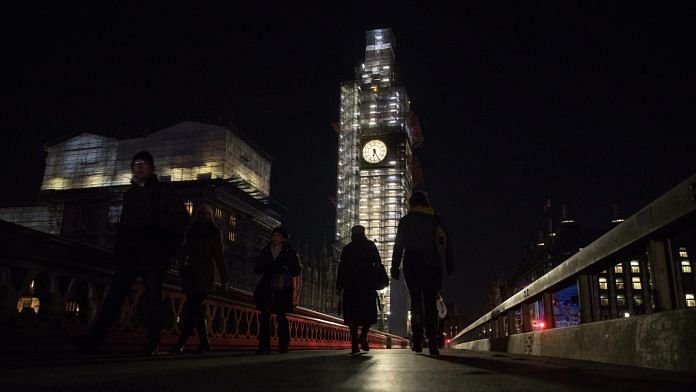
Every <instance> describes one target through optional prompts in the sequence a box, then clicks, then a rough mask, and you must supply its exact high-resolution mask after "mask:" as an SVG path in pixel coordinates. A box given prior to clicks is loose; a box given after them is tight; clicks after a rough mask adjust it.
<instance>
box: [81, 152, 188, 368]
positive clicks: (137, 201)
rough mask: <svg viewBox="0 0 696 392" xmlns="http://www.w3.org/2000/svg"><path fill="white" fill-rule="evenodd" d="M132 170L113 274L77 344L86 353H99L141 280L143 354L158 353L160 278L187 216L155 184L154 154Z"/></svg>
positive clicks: (141, 155) (143, 155) (140, 158)
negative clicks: (144, 305)
mask: <svg viewBox="0 0 696 392" xmlns="http://www.w3.org/2000/svg"><path fill="white" fill-rule="evenodd" d="M130 167H131V172H132V174H133V178H132V180H131V183H132V186H131V188H130V189H128V191H126V192H125V194H124V196H123V210H122V212H121V219H120V222H119V225H118V234H117V239H116V246H115V251H114V262H115V274H114V278H113V281H112V283H111V286H110V287H109V288H108V290H107V293H106V297H105V298H104V302H103V304H102V309H101V313H100V314H99V317H98V319H97V321H96V323H95V324H94V325H93V326H92V328H91V329H90V331H89V333H87V334H86V335H85V336H82V337H79V338H78V339H76V341H75V345H76V346H77V348H78V349H81V350H84V351H90V352H93V351H99V350H100V348H101V345H102V344H103V342H104V341H105V339H106V336H107V334H108V332H109V329H110V327H111V325H112V324H113V323H114V322H115V321H116V320H117V319H118V317H119V316H120V314H121V306H122V305H123V302H124V301H125V299H126V297H127V296H128V294H129V293H130V292H131V287H132V286H133V283H134V282H135V280H136V278H138V277H141V278H142V279H143V283H144V286H145V295H144V300H145V301H147V310H148V318H149V321H150V322H149V331H148V333H147V340H146V342H145V345H144V347H143V354H145V355H154V354H156V353H157V349H158V345H159V341H160V333H161V331H162V276H163V274H164V271H165V270H167V269H168V268H169V266H170V259H172V258H173V256H174V255H175V254H176V252H177V251H178V250H179V249H180V248H181V245H182V243H183V239H184V231H185V229H186V224H187V222H188V219H189V216H188V213H187V212H186V208H185V206H184V202H183V200H181V199H180V198H179V197H177V196H176V195H175V194H174V193H173V192H172V191H171V190H169V189H168V188H165V187H164V186H163V185H162V184H161V183H160V182H159V181H158V180H157V175H156V174H155V173H154V169H155V163H154V159H153V157H152V154H150V153H149V152H147V151H140V152H138V153H137V154H135V155H134V156H133V159H132V160H131V166H130Z"/></svg>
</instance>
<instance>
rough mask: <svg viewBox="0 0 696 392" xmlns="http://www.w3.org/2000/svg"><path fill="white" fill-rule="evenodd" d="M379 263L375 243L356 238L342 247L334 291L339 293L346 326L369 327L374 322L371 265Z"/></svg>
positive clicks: (375, 298) (380, 262) (374, 302)
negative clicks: (341, 291)
mask: <svg viewBox="0 0 696 392" xmlns="http://www.w3.org/2000/svg"><path fill="white" fill-rule="evenodd" d="M377 264H382V259H381V258H380V257H379V252H378V251H377V247H376V246H375V243H374V242H372V241H370V240H368V239H367V238H365V237H362V238H356V239H354V240H353V241H351V243H350V244H348V245H346V246H345V247H343V250H342V251H341V260H340V262H339V264H338V274H337V276H336V289H337V290H343V297H342V299H341V303H342V308H343V321H344V323H345V324H347V325H351V324H353V325H371V324H374V323H376V322H377V291H375V266H376V265H377Z"/></svg>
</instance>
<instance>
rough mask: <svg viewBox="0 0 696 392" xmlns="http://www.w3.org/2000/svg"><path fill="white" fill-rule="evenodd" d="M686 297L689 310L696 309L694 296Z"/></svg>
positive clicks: (687, 295)
mask: <svg viewBox="0 0 696 392" xmlns="http://www.w3.org/2000/svg"><path fill="white" fill-rule="evenodd" d="M685 297H686V306H687V307H688V308H693V307H696V299H694V295H693V294H686V295H685Z"/></svg>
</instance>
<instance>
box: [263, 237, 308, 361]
mask: <svg viewBox="0 0 696 392" xmlns="http://www.w3.org/2000/svg"><path fill="white" fill-rule="evenodd" d="M287 239H288V233H287V231H286V230H285V229H284V228H283V227H276V228H275V229H273V234H272V237H271V242H270V243H269V244H268V245H266V246H265V247H264V248H263V249H261V252H260V254H259V256H258V258H257V260H256V264H255V265H254V273H256V274H262V275H263V276H262V277H261V281H260V282H259V284H258V286H257V287H256V290H254V301H255V302H256V307H257V308H258V309H259V310H260V315H259V324H260V325H259V348H258V350H256V353H257V354H268V353H270V351H271V329H270V328H271V314H275V315H276V321H277V324H278V327H277V329H276V330H277V333H278V351H279V352H280V353H281V354H284V353H287V352H288V346H289V345H290V326H289V325H288V319H287V317H286V315H285V314H286V313H287V312H291V311H292V309H293V289H294V288H293V277H295V276H299V275H300V272H301V270H302V266H301V265H300V259H299V256H298V255H297V252H295V251H294V250H293V249H292V247H291V246H290V243H288V241H287Z"/></svg>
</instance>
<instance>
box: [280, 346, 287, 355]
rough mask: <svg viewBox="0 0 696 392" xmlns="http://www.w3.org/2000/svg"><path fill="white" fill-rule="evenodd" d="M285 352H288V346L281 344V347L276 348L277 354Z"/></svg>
mask: <svg viewBox="0 0 696 392" xmlns="http://www.w3.org/2000/svg"><path fill="white" fill-rule="evenodd" d="M287 352H288V346H283V347H281V348H279V349H278V353H279V354H287Z"/></svg>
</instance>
